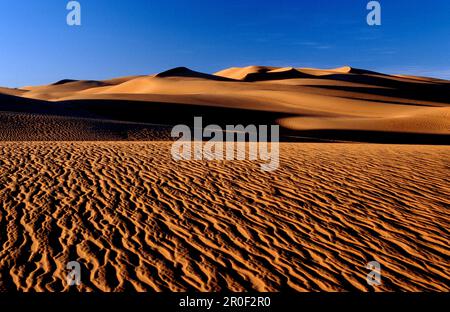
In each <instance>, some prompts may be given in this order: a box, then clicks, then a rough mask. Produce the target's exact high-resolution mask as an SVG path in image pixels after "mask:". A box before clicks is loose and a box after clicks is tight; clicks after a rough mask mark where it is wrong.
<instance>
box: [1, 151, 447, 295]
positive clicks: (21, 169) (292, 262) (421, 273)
mask: <svg viewBox="0 0 450 312" xmlns="http://www.w3.org/2000/svg"><path fill="white" fill-rule="evenodd" d="M170 144H171V143H170V142H152V143H145V142H139V143H132V142H96V143H81V142H78V143H75V142H34V143H33V142H16V143H14V142H2V143H0V149H1V153H0V173H1V175H0V179H1V183H0V201H1V203H2V205H1V206H0V283H1V285H0V289H2V290H12V289H20V290H38V291H43V290H55V291H59V290H68V287H67V286H66V282H65V276H66V274H67V271H66V269H65V265H66V263H67V262H68V261H73V260H76V261H79V262H80V263H81V264H82V266H83V276H82V286H80V287H79V290H82V291H87V290H106V291H108V290H115V291H119V290H130V289H135V290H139V291H143V290H173V291H182V290H202V291H216V290H226V289H230V290H251V289H254V290H260V291H272V290H284V289H295V290H301V291H302V290H328V291H329V290H354V289H359V290H371V289H372V288H371V287H369V286H368V285H367V284H366V274H367V273H368V270H367V269H366V268H365V266H366V264H367V263H368V262H369V261H371V260H377V261H379V262H380V263H381V265H382V270H383V271H382V274H383V277H382V280H383V285H382V286H380V287H379V288H377V290H447V291H448V290H450V286H449V285H450V278H449V276H450V263H449V262H450V261H449V259H450V248H449V245H448V242H449V239H450V233H449V220H450V216H449V214H450V212H449V210H448V207H449V205H450V187H449V185H450V178H449V176H450V175H449V172H450V171H449V166H450V161H449V159H450V147H445V146H442V147H438V146H426V147H424V146H395V145H369V144H304V143H285V144H282V145H281V153H280V156H281V163H280V169H279V170H278V171H276V172H275V173H263V172H261V171H260V170H259V168H260V167H259V166H258V164H256V163H252V162H248V161H234V162H196V161H192V162H178V163H176V162H174V161H172V160H171V158H170Z"/></svg>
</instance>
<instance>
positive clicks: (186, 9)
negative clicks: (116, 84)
mask: <svg viewBox="0 0 450 312" xmlns="http://www.w3.org/2000/svg"><path fill="white" fill-rule="evenodd" d="M67 2H68V0H39V1H38V0H30V1H18V0H0V86H11V87H12V86H14V87H17V86H23V85H35V84H44V83H49V82H53V81H57V80H60V79H63V78H73V79H104V78H110V77H117V76H124V75H134V74H150V73H155V72H159V71H163V70H166V69H168V68H171V67H175V66H187V67H190V68H192V69H195V70H199V71H204V72H209V73H212V72H215V71H217V70H220V69H223V68H226V67H230V66H245V65H250V64H252V65H253V64H260V65H275V66H304V67H335V66H342V65H347V64H348V65H352V66H355V67H360V68H365V69H372V70H378V71H383V72H387V73H408V74H417V75H429V76H437V77H443V78H450V1H448V0H428V1H422V0H381V1H380V2H381V5H382V25H381V26H379V27H369V26H368V25H367V24H366V15H367V13H368V11H367V10H366V5H367V2H368V0H314V1H312V0H311V1H309V0H308V1H306V0H276V1H275V0H273V1H264V0H163V1H162V0H161V1H160V0H133V1H131V0H130V1H125V0H123V1H122V0H121V1H119V0H117V1H113V0H79V2H80V3H81V6H82V26H80V27H70V26H67V24H66V15H67V13H68V11H67V10H66V4H67Z"/></svg>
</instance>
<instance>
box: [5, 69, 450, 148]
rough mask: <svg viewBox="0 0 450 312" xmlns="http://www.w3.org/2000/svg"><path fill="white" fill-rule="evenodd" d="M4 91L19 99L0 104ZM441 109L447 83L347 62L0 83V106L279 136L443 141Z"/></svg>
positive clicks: (449, 102) (445, 121)
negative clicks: (232, 127)
mask: <svg viewBox="0 0 450 312" xmlns="http://www.w3.org/2000/svg"><path fill="white" fill-rule="evenodd" d="M12 98H14V100H13V101H15V102H17V103H19V104H20V105H15V106H14V107H10V106H8V105H6V104H5V103H9V102H11V101H12ZM30 100H34V101H36V102H33V103H32V104H30V102H29V101H30ZM22 102H24V103H26V105H28V106H29V107H28V110H29V111H27V109H24V108H23V107H24V105H23V104H22ZM111 102H113V103H111ZM161 103H163V105H161ZM5 106H6V107H5ZM20 107H22V108H20ZM43 107H47V109H46V110H45V111H43V109H42V108H43ZM205 107H206V108H205ZM449 109H450V82H448V81H444V80H439V79H433V78H425V77H413V76H401V75H396V76H394V75H385V74H381V73H376V72H372V71H367V70H362V69H356V68H352V67H349V66H344V67H341V68H336V69H312V68H292V67H288V68H278V67H269V66H249V67H244V68H230V69H226V70H223V71H220V72H217V73H216V74H214V75H210V74H204V73H200V72H196V71H193V70H190V69H188V68H185V67H179V68H174V69H171V70H168V71H165V72H162V73H159V74H156V75H149V76H130V77H123V78H116V79H110V80H104V81H93V80H67V79H66V80H61V81H58V82H56V83H53V84H51V85H47V86H37V87H23V88H21V89H5V88H3V89H0V111H8V112H17V110H20V112H23V111H25V112H31V113H34V114H35V113H42V114H46V115H50V116H54V115H61V114H62V115H64V116H65V117H83V118H85V117H88V118H96V119H100V120H101V119H108V120H110V119H113V120H119V121H128V122H148V123H165V124H176V123H188V122H190V121H192V118H193V116H194V115H198V114H199V113H204V115H205V117H209V119H208V118H207V119H208V121H209V122H210V123H220V124H225V123H231V124H237V123H246V124H248V123H253V124H258V123H265V124H266V123H277V124H279V125H280V126H282V135H283V136H284V137H287V136H290V137H292V136H295V137H301V136H313V137H317V138H322V139H323V138H325V139H331V140H334V139H343V140H346V141H366V142H393V143H432V144H436V143H437V142H443V143H445V144H448V143H449V141H450V140H449V135H450V118H448V116H449V112H450V111H449ZM205 110H208V114H206V113H205ZM178 111H180V112H181V113H177V114H173V112H178ZM206 115H207V116H206ZM174 116H175V117H176V118H173V117H174ZM361 133H367V134H368V135H366V136H364V135H361ZM71 136H72V137H74V136H78V135H71ZM117 139H123V137H118V138H117ZM125 139H126V138H125Z"/></svg>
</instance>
